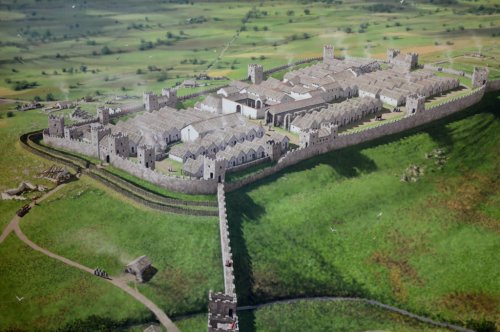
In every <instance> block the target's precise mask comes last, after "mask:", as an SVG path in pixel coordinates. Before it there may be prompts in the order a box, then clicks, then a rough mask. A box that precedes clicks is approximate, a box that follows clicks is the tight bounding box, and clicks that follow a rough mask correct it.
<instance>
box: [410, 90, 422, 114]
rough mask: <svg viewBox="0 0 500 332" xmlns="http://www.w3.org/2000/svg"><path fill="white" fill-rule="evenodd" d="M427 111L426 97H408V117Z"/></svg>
mask: <svg viewBox="0 0 500 332" xmlns="http://www.w3.org/2000/svg"><path fill="white" fill-rule="evenodd" d="M423 111H425V97H424V96H421V95H416V94H414V95H409V96H408V97H406V115H412V114H416V113H421V112H423Z"/></svg>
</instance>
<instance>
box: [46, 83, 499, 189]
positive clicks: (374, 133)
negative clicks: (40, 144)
mask: <svg viewBox="0 0 500 332" xmlns="http://www.w3.org/2000/svg"><path fill="white" fill-rule="evenodd" d="M496 90H500V80H497V81H489V82H488V83H487V85H486V86H485V87H482V88H478V89H476V90H474V91H473V92H471V93H470V94H468V95H466V96H463V97H460V98H456V99H454V100H451V101H448V102H446V103H443V104H440V105H437V106H434V107H432V108H430V109H427V110H425V111H424V112H421V113H417V114H414V115H411V116H408V117H405V118H403V119H401V120H396V121H392V122H391V121H387V122H383V123H381V125H379V126H377V127H372V128H368V129H365V130H361V131H358V132H353V133H349V134H340V135H339V136H338V137H337V138H336V139H335V140H334V141H333V142H326V143H325V144H323V145H322V144H318V145H315V146H309V147H307V148H300V149H296V150H292V151H289V152H288V153H287V154H285V155H284V156H283V157H282V158H281V159H280V160H279V161H278V163H277V164H276V165H274V166H272V167H269V168H266V169H264V170H262V171H261V172H259V173H256V174H253V175H251V176H249V177H247V178H244V179H242V180H240V181H237V182H229V183H226V190H227V191H232V190H235V189H237V188H240V187H242V186H244V185H246V184H248V183H252V182H254V181H256V180H259V179H262V178H264V177H266V176H269V175H271V174H273V173H276V172H278V171H280V170H282V169H284V168H286V167H288V166H290V165H293V164H296V163H298V162H300V161H302V160H305V159H308V158H311V157H313V156H315V155H318V154H322V153H326V152H329V151H333V150H336V149H341V148H344V147H347V146H351V145H356V144H359V143H362V142H366V141H369V140H372V139H376V138H379V137H382V136H386V135H391V134H394V133H398V132H401V131H404V130H407V129H410V128H413V127H416V126H419V125H421V124H424V123H428V122H431V121H433V120H436V119H439V118H442V117H445V116H447V115H450V114H452V113H455V112H458V111H460V110H463V109H465V108H467V107H469V106H471V105H474V104H475V103H477V102H479V101H480V100H481V98H482V97H483V95H484V93H485V91H496ZM43 137H44V141H45V142H46V143H47V144H49V145H52V146H55V147H59V148H62V149H67V150H71V151H75V152H78V153H82V154H86V155H90V156H94V157H97V150H96V149H95V147H93V146H92V145H91V144H89V143H86V142H84V141H80V140H68V139H65V138H60V137H54V136H49V135H48V134H46V133H45V132H44V136H43ZM110 163H111V164H112V165H113V166H116V167H118V168H120V169H123V170H124V171H127V172H129V173H130V174H132V175H134V176H137V177H140V178H142V179H144V180H147V181H149V182H152V183H154V184H156V185H159V186H161V187H165V188H167V189H169V190H173V191H178V192H182V193H187V194H215V193H216V192H217V181H216V180H210V179H209V180H205V179H195V178H189V177H179V176H169V175H165V174H162V173H160V172H157V171H153V170H151V169H147V168H144V167H141V166H140V165H139V164H137V163H134V162H132V161H129V160H127V159H123V158H121V157H114V158H113V157H112V158H111V160H110Z"/></svg>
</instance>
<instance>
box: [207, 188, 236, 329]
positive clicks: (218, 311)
mask: <svg viewBox="0 0 500 332" xmlns="http://www.w3.org/2000/svg"><path fill="white" fill-rule="evenodd" d="M217 200H218V203H219V230H220V242H221V252H222V255H221V256H222V268H223V271H224V293H213V292H212V291H210V293H209V295H208V332H219V331H239V327H238V316H237V314H236V309H237V305H238V302H237V298H236V290H235V286H234V268H233V255H232V253H231V243H230V240H229V227H228V222H227V213H226V198H225V194H224V184H222V183H219V185H218V186H217Z"/></svg>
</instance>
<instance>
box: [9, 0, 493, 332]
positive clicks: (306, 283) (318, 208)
mask: <svg viewBox="0 0 500 332" xmlns="http://www.w3.org/2000/svg"><path fill="white" fill-rule="evenodd" d="M172 2H175V3H169V2H166V1H165V2H158V1H152V0H146V1H140V2H138V1H131V0H124V1H115V0H113V1H106V2H104V1H95V0H87V1H84V2H75V3H73V2H67V1H63V0H40V1H38V0H37V1H32V0H29V1H28V0H27V1H16V0H7V1H2V2H1V3H0V77H1V78H2V79H1V80H0V151H1V152H2V157H1V158H0V171H1V174H2V175H1V176H0V190H1V191H3V190H5V189H7V188H13V187H16V186H18V185H19V183H20V182H21V181H31V182H32V183H35V184H42V185H45V186H47V187H49V188H50V187H52V186H53V184H51V183H50V182H48V181H45V180H42V179H39V178H38V177H37V174H38V173H39V172H41V171H42V170H44V169H46V168H47V167H49V166H50V165H51V164H52V163H51V162H48V161H46V160H44V159H41V158H39V157H37V156H34V155H32V154H30V153H27V152H26V151H24V150H23V149H22V147H21V146H20V144H19V142H18V140H19V136H20V135H21V134H22V133H26V132H28V131H32V130H36V129H40V128H43V127H45V126H46V123H47V122H46V121H47V115H46V114H44V113H42V112H41V111H38V110H35V111H28V112H17V111H15V106H16V103H19V102H25V101H28V100H32V99H37V100H38V99H40V100H42V101H43V102H45V101H46V100H52V99H53V100H75V99H79V98H82V97H84V96H92V97H94V98H96V101H94V102H91V103H86V104H81V107H82V108H83V109H85V110H86V111H88V112H90V113H94V112H95V108H96V106H97V105H101V104H102V103H103V102H104V101H108V100H115V97H116V96H118V97H119V98H118V99H121V100H118V101H116V100H115V101H116V102H118V103H128V102H134V103H137V102H140V100H141V99H140V96H141V94H142V92H143V91H146V90H154V91H156V92H158V91H159V90H160V89H161V88H162V87H170V86H174V85H177V84H179V83H181V82H183V81H184V80H185V79H192V78H193V77H194V76H195V75H199V74H209V75H211V76H221V79H220V80H210V81H206V80H201V81H200V83H201V85H202V86H200V87H198V88H193V89H188V88H180V89H179V90H178V93H179V95H186V94H190V93H193V92H195V91H199V90H203V89H207V88H210V87H214V86H219V85H222V84H226V83H227V82H228V79H231V78H237V79H239V78H242V77H243V76H245V75H246V70H247V64H249V63H255V62H258V63H261V64H263V65H264V67H265V68H270V67H273V66H278V65H283V64H286V63H289V62H291V61H294V60H299V59H303V58H305V57H316V56H320V55H321V49H322V45H323V44H327V43H328V44H333V45H334V46H335V50H336V54H337V55H342V56H363V57H375V58H379V59H382V58H384V57H385V51H386V49H387V48H389V47H397V48H401V50H402V51H403V52H405V51H416V52H419V53H420V61H421V62H424V63H429V62H433V63H437V64H438V65H440V66H443V67H451V68H455V69H459V70H464V71H466V72H468V73H471V72H472V69H473V66H477V65H481V66H485V65H487V66H489V69H490V78H500V62H499V61H498V58H499V57H500V48H499V47H498V45H499V42H498V40H499V39H498V38H500V13H499V8H498V4H497V2H496V1H493V0H479V1H465V0H464V1H453V0H452V1H449V0H447V1H412V2H411V3H410V2H408V3H407V4H406V5H405V6H403V7H400V6H398V5H396V4H395V3H398V2H397V1H377V2H374V1H358V0H354V1H318V2H316V1H283V0H281V1H247V2H242V1H200V2H199V1H193V2H191V3H187V2H186V3H182V1H172ZM283 75H284V71H282V72H278V73H275V74H274V75H273V76H275V77H278V78H281V77H282V76H283ZM464 82H465V81H462V83H464ZM466 83H467V84H468V82H466ZM198 99H199V98H198ZM499 101H500V96H499V95H498V93H497V94H489V95H488V96H487V98H486V100H485V101H483V102H482V103H481V105H480V106H478V107H475V108H474V109H473V110H471V111H469V112H468V113H466V115H467V116H463V117H462V116H460V117H458V118H455V119H454V121H452V122H449V121H448V120H447V121H442V122H440V123H437V124H434V125H431V126H428V127H425V128H424V130H423V131H422V132H413V133H411V134H404V135H400V136H397V137H393V138H390V139H384V140H379V141H378V142H375V143H373V144H366V145H363V146H360V147H354V148H350V149H345V150H342V151H337V152H334V153H331V154H328V155H325V156H321V157H318V158H315V159H314V160H311V161H308V162H304V163H301V164H300V165H297V166H296V167H293V168H291V169H289V170H287V171H286V172H283V173H281V174H278V175H276V176H273V177H271V178H269V179H266V180H264V181H261V182H259V183H257V184H255V185H252V186H249V187H247V188H243V189H242V190H240V191H238V192H235V193H231V194H230V195H228V209H229V220H230V222H231V225H230V227H231V237H232V243H233V244H235V247H234V248H233V251H234V253H235V255H236V257H235V258H236V264H237V265H236V272H237V274H238V275H237V279H236V280H237V288H238V292H239V294H238V295H239V301H240V302H241V303H260V302H263V301H267V300H271V299H277V298H289V297H304V296H308V295H359V296H366V297H371V298H376V299H379V300H381V301H384V302H387V303H391V304H394V305H397V306H401V307H404V308H407V309H409V310H411V311H414V312H417V313H421V314H423V315H427V316H431V317H434V318H437V319H443V320H450V321H456V322H458V323H463V324H468V325H469V326H474V327H475V326H479V325H477V324H482V323H484V324H486V326H488V322H495V323H496V324H497V327H498V325H499V324H500V317H499V315H498V308H499V307H500V293H499V289H500V284H499V280H500V270H499V269H498V266H500V264H499V263H500V261H499V259H498V257H496V256H495V255H492V253H495V252H498V251H499V249H500V245H499V243H500V241H499V238H498V233H499V223H498V221H499V220H500V210H499V209H498V206H500V194H499V192H500V191H499V188H498V174H500V171H499V169H498V166H499V165H500V160H499V156H500V151H499V148H498V141H499V136H498V133H499V129H500V128H499V127H500V125H499V121H498V105H499ZM194 102H195V100H188V101H185V102H184V103H183V105H181V106H183V107H189V106H192V105H194ZM69 112H70V110H65V111H63V112H61V113H64V114H68V113H69ZM448 122H449V123H448ZM295 138H296V137H295ZM435 149H442V150H443V151H444V153H445V163H444V165H443V166H441V165H440V164H439V163H441V161H440V160H441V159H440V158H437V157H431V158H429V159H427V158H425V154H426V153H431V152H433V151H435ZM413 164H414V165H418V166H420V167H423V169H424V175H423V176H421V177H420V178H418V181H417V182H415V183H413V182H411V183H406V182H400V177H401V176H402V175H403V174H404V173H405V170H406V169H407V168H408V167H409V166H410V165H413ZM112 171H114V172H115V173H118V174H119V175H121V176H123V177H127V178H128V179H129V180H130V181H132V182H135V183H136V184H138V185H140V186H143V187H147V188H148V189H150V190H153V191H156V192H160V193H162V194H166V195H173V194H172V193H170V192H167V191H165V190H162V189H159V188H158V187H156V186H154V185H151V184H147V183H146V182H144V181H142V180H139V179H137V178H134V177H131V176H129V175H126V174H123V172H122V173H120V171H118V170H112ZM253 171H256V169H252V170H249V171H248V172H253ZM244 175H245V174H234V175H233V177H235V178H237V177H238V176H244ZM174 196H175V197H179V198H187V199H192V200H213V199H214V198H215V197H214V196H211V197H207V196H201V195H200V196H196V197H190V196H187V195H182V194H178V195H174ZM23 204H25V202H12V201H0V229H2V230H3V228H4V227H5V226H6V225H7V223H8V222H9V220H10V219H11V218H12V216H13V215H14V214H15V211H16V210H17V209H18V208H19V207H20V206H22V205H23ZM33 212H35V213H33V214H28V215H27V216H26V217H25V219H24V220H23V221H22V223H21V227H22V229H23V231H24V232H25V233H26V234H27V235H28V237H30V238H31V239H32V240H33V241H34V242H35V243H37V244H39V245H41V246H44V247H46V248H48V249H49V250H52V251H54V252H56V253H58V254H60V255H63V256H65V257H68V258H70V259H73V260H75V261H78V262H80V263H82V264H84V265H87V266H89V267H97V266H99V267H102V268H104V269H106V270H107V271H108V272H109V273H110V274H112V275H113V276H119V275H120V274H121V273H122V271H123V268H124V264H126V263H127V262H129V261H130V260H131V259H133V258H135V257H137V256H139V255H143V254H146V255H148V256H149V257H151V259H152V261H153V265H154V266H155V267H156V268H158V270H159V271H158V273H157V274H156V275H155V277H154V278H153V279H152V280H151V281H150V283H148V284H145V285H136V286H137V288H138V290H139V291H140V292H141V293H143V294H144V295H146V296H147V297H149V298H150V299H151V300H152V301H153V302H155V303H156V304H158V305H159V306H160V307H161V308H162V309H163V310H164V311H165V312H166V313H167V314H168V315H172V316H173V317H176V316H179V315H184V314H189V313H198V312H201V313H202V314H200V315H197V316H194V318H191V319H186V320H181V321H178V322H176V323H178V326H179V327H180V328H181V329H182V331H200V330H206V319H207V316H206V302H207V293H208V289H213V290H220V289H221V288H222V286H223V284H222V275H221V270H220V249H219V242H218V241H219V235H218V225H217V220H216V218H199V217H186V216H179V215H171V214H161V213H158V212H154V211H150V210H145V209H144V208H142V207H139V206H136V205H135V204H134V203H133V202H130V201H128V200H126V199H124V198H123V197H121V196H119V195H116V194H114V193H113V192H110V191H108V190H107V189H105V188H104V187H102V186H100V185H99V184H98V183H96V182H94V181H92V180H90V179H88V178H85V177H83V178H82V179H81V180H79V181H76V182H73V183H71V184H69V185H68V186H67V187H66V188H64V189H62V190H61V191H60V192H58V193H57V194H55V195H54V196H53V197H51V198H50V199H48V200H47V201H45V202H43V203H41V204H40V206H39V207H36V209H35V210H34V211H33ZM0 276H1V277H0V312H1V313H2V315H1V316H2V319H0V330H22V329H25V330H57V329H66V330H75V329H76V327H78V326H79V327H82V329H83V330H85V329H86V330H90V329H92V328H89V326H90V325H88V324H89V322H91V321H96V320H98V321H100V322H101V323H102V324H103V326H107V327H109V328H110V329H115V330H116V329H123V328H127V327H128V329H129V330H131V331H135V330H138V331H139V330H142V329H141V328H142V327H143V325H141V324H144V323H146V322H150V321H151V320H152V315H151V313H150V312H149V311H148V310H146V308H144V307H143V306H142V305H140V304H139V303H138V302H136V301H134V300H133V299H132V298H130V297H129V296H128V295H126V294H124V293H123V292H121V291H120V290H117V289H115V288H113V287H111V286H109V285H108V284H106V283H103V282H100V281H99V280H98V279H95V278H92V277H91V276H87V275H85V274H83V273H80V272H79V271H77V270H74V269H71V268H68V267H66V266H65V265H62V264H60V263H59V262H57V261H54V260H52V259H49V258H47V257H45V256H42V255H41V254H39V253H37V252H34V251H33V250H31V249H29V248H28V247H26V246H25V245H24V244H22V243H21V242H20V241H19V240H18V239H16V238H15V237H14V236H13V235H10V236H9V237H8V238H7V239H6V241H5V242H3V243H2V244H1V245H0ZM16 296H20V297H24V299H23V300H22V301H18V300H17V299H16ZM96 317H98V318H96ZM240 320H241V331H276V330H290V329H291V330H294V329H299V330H310V331H324V330H328V329H330V328H331V327H332V326H334V327H335V330H339V331H352V330H373V329H393V330H403V331H417V330H418V331H421V330H423V331H438V330H433V329H431V328H428V327H424V326H422V325H418V324H415V323H414V322H411V321H406V320H402V319H401V317H399V316H394V315H392V314H388V313H387V312H383V311H380V310H378V309H374V308H370V307H365V306H362V305H356V304H339V303H328V304H327V303H324V304H323V303H322V304H321V305H318V304H316V303H309V302H300V303H296V304H293V305H276V306H272V307H265V308H262V309H259V310H256V311H253V312H245V313H241V315H240ZM481 322H482V323H481ZM86 324H87V325H86ZM474 324H476V325H474Z"/></svg>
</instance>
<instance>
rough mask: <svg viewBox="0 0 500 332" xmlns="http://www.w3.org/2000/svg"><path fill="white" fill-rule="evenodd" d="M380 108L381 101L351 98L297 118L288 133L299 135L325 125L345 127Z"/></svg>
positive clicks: (368, 98)
mask: <svg viewBox="0 0 500 332" xmlns="http://www.w3.org/2000/svg"><path fill="white" fill-rule="evenodd" d="M382 106H383V105H382V101H380V100H379V99H375V98H370V97H362V98H353V99H348V100H346V101H344V102H341V103H337V104H329V105H328V106H327V107H323V108H318V109H317V110H313V111H312V112H307V113H304V114H300V115H299V116H297V117H296V118H295V119H294V120H293V122H292V124H291V126H290V131H291V132H294V133H297V134H300V132H302V131H305V130H308V129H319V128H320V127H321V125H323V124H325V123H329V124H334V125H337V126H338V127H341V126H345V125H347V124H349V123H351V122H355V121H358V120H360V119H362V118H364V117H365V116H367V115H369V114H374V113H377V112H380V111H381V110H382Z"/></svg>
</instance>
